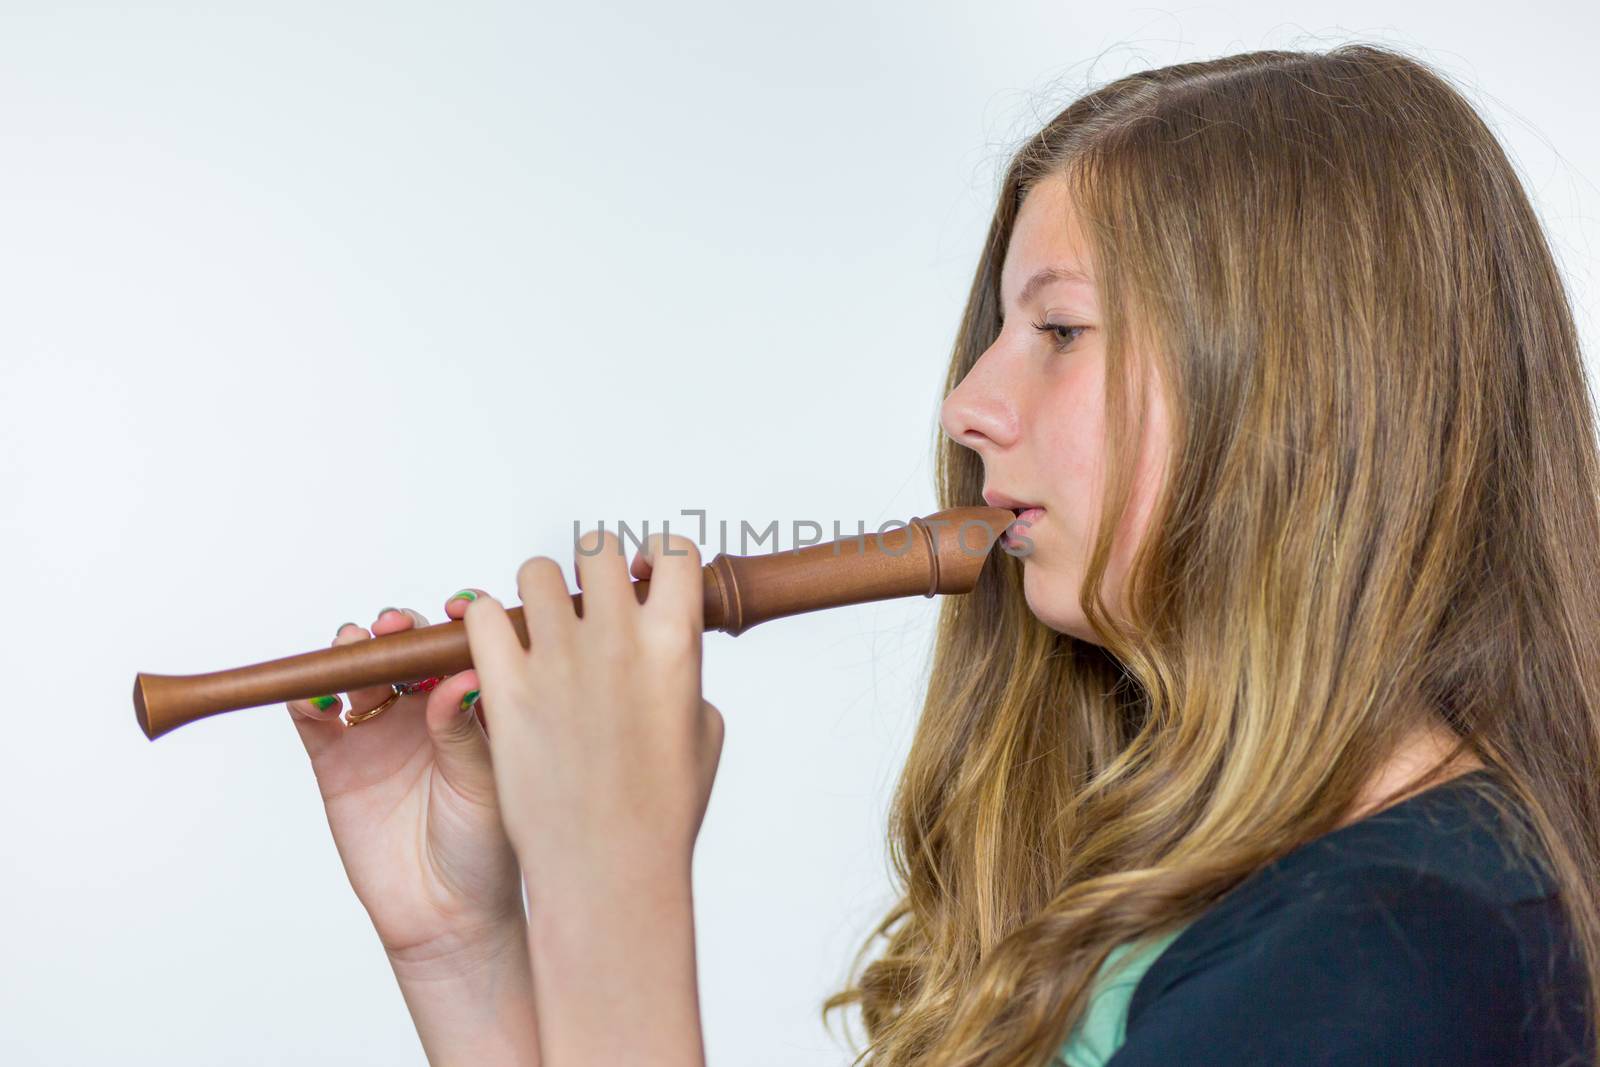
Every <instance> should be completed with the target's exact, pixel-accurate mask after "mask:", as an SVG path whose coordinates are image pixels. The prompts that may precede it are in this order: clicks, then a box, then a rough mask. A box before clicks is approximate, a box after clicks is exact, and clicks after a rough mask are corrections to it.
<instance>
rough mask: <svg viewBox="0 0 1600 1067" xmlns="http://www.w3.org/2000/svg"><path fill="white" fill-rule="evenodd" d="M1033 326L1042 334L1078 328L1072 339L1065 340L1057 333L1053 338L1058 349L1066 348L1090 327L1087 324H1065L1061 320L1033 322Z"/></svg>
mask: <svg viewBox="0 0 1600 1067" xmlns="http://www.w3.org/2000/svg"><path fill="white" fill-rule="evenodd" d="M1033 328H1034V329H1035V330H1038V331H1039V332H1040V333H1042V334H1054V333H1055V331H1057V330H1076V331H1077V333H1075V334H1073V335H1072V339H1071V340H1065V341H1064V340H1062V339H1061V337H1060V335H1056V336H1055V337H1053V338H1052V340H1053V341H1054V342H1055V346H1056V348H1058V349H1063V348H1066V347H1067V346H1068V345H1070V344H1071V343H1072V342H1073V341H1076V340H1077V339H1078V338H1079V337H1080V336H1082V335H1083V334H1084V333H1085V332H1086V331H1087V330H1088V329H1089V327H1087V326H1064V325H1062V324H1061V323H1059V322H1035V323H1033Z"/></svg>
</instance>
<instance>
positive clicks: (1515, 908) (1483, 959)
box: [1107, 769, 1593, 1067]
mask: <svg viewBox="0 0 1600 1067" xmlns="http://www.w3.org/2000/svg"><path fill="white" fill-rule="evenodd" d="M1479 789H1495V790H1497V791H1498V795H1500V796H1502V797H1504V796H1507V794H1506V793H1504V792H1503V791H1499V787H1498V786H1497V785H1496V784H1495V782H1494V779H1493V777H1492V774H1491V772H1490V771H1488V770H1483V769H1480V770H1474V771H1470V772H1468V773H1467V774H1464V775H1460V776H1458V777H1456V778H1453V779H1451V780H1449V781H1447V782H1444V783H1442V784H1440V785H1437V786H1433V787H1431V788H1429V789H1426V790H1424V791H1423V792H1421V793H1418V794H1416V795H1415V796H1412V797H1410V798H1409V799H1407V800H1403V801H1401V802H1400V803H1398V804H1395V805H1393V806H1391V807H1389V808H1386V809H1384V810H1383V811H1380V812H1378V813H1377V814H1375V815H1370V816H1367V817H1365V818H1363V819H1361V820H1359V821H1357V822H1354V823H1351V824H1349V825H1347V826H1344V827H1341V828H1339V829H1338V830H1335V831H1333V832H1331V833H1328V834H1325V835H1323V836H1322V837H1319V838H1317V839H1315V840H1313V841H1310V842H1308V843H1306V844H1305V845H1302V846H1300V847H1299V848H1297V849H1295V850H1293V851H1292V852H1290V853H1288V854H1287V855H1285V856H1283V857H1281V858H1280V859H1279V860H1277V861H1276V862H1274V863H1272V864H1269V865H1268V866H1266V867H1264V868H1262V869H1261V870H1259V871H1257V872H1255V873H1254V874H1252V875H1251V876H1249V877H1248V878H1246V879H1245V880H1244V881H1243V882H1241V883H1239V884H1238V885H1237V886H1235V887H1234V888H1233V889H1232V890H1231V891H1230V892H1228V893H1227V894H1226V895H1224V896H1223V897H1222V898H1221V899H1220V900H1219V901H1218V902H1217V904H1216V905H1215V906H1213V907H1212V908H1211V909H1210V910H1209V911H1207V912H1205V913H1203V914H1202V915H1201V916H1200V917H1199V918H1198V919H1196V920H1195V921H1194V922H1193V923H1191V924H1190V925H1189V926H1188V927H1187V928H1186V929H1184V930H1183V931H1182V932H1181V933H1180V934H1179V935H1178V937H1177V938H1176V939H1174V940H1173V941H1172V943H1171V944H1170V945H1168V946H1167V948H1166V950H1165V951H1164V952H1162V953H1161V955H1160V956H1158V957H1157V958H1156V960H1155V962H1154V963H1153V964H1151V965H1150V968H1149V970H1147V971H1146V972H1145V973H1144V976H1143V978H1142V979H1140V981H1139V985H1138V987H1137V988H1136V989H1135V991H1134V994H1133V999H1132V1001H1131V1002H1130V1003H1129V1005H1128V1017H1127V1037H1126V1040H1125V1042H1124V1043H1123V1045H1122V1046H1121V1047H1120V1048H1119V1049H1118V1050H1117V1051H1116V1053H1115V1054H1114V1055H1113V1056H1112V1057H1111V1059H1110V1060H1109V1061H1108V1062H1107V1067H1146V1065H1155V1064H1160V1065H1162V1067H1172V1065H1182V1067H1208V1065H1212V1064H1216V1065H1222V1064H1226V1065H1229V1067H1237V1065H1240V1064H1322V1065H1330V1067H1331V1065H1352V1067H1353V1065H1357V1064H1359V1065H1362V1067H1368V1065H1373V1064H1404V1065H1423V1064H1428V1065H1433V1064H1438V1065H1440V1067H1445V1065H1448V1067H1471V1065H1479V1064H1482V1065H1491V1064H1492V1065H1496V1067H1503V1065H1519V1067H1520V1065H1528V1067H1557V1065H1589V1064H1593V1060H1592V1059H1591V1058H1590V1055H1589V1053H1588V1051H1587V1049H1586V1048H1585V1046H1584V1040H1585V1037H1586V1035H1585V1027H1586V1024H1587V1022H1588V1018H1589V1012H1588V1006H1587V1003H1588V1002H1587V998H1588V993H1589V991H1588V988H1587V981H1586V978H1585V976H1584V974H1583V973H1582V971H1581V969H1580V967H1579V965H1578V957H1577V955H1576V950H1575V949H1574V948H1573V946H1572V944H1571V940H1570V938H1569V936H1568V934H1567V926H1566V920H1565V913H1564V912H1563V911H1562V909H1561V907H1560V903H1559V899H1560V898H1559V897H1558V896H1557V895H1556V893H1555V883H1554V882H1553V880H1552V879H1551V878H1550V877H1549V874H1548V870H1547V868H1546V866H1545V864H1544V862H1543V861H1542V859H1539V858H1536V857H1533V856H1530V855H1529V854H1527V853H1517V854H1513V853H1512V852H1511V850H1510V847H1509V846H1508V845H1507V844H1506V842H1507V840H1508V838H1507V836H1506V833H1505V832H1504V824H1503V823H1502V822H1500V821H1499V820H1498V817H1497V816H1496V814H1495V812H1494V809H1493V808H1492V806H1491V805H1490V804H1489V802H1488V801H1487V800H1485V799H1484V798H1483V797H1481V796H1479V795H1478V794H1477V792H1476V790H1479ZM1512 806H1513V810H1514V812H1515V813H1516V817H1517V818H1519V819H1521V820H1524V825H1526V823H1525V820H1526V815H1525V813H1523V811H1522V809H1521V808H1520V807H1518V806H1516V805H1515V804H1514V803H1513V805H1512ZM1546 998H1549V1001H1550V1003H1547V1001H1546Z"/></svg>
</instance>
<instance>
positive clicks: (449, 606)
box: [444, 586, 488, 619]
mask: <svg viewBox="0 0 1600 1067" xmlns="http://www.w3.org/2000/svg"><path fill="white" fill-rule="evenodd" d="M487 595H488V594H487V593H485V592H484V591H483V590H482V589H476V588H473V587H472V586H468V587H467V588H465V589H462V590H460V591H459V592H457V593H454V594H452V595H451V597H450V599H449V600H446V601H445V602H444V613H445V615H446V616H448V617H449V618H452V619H459V618H461V617H462V616H463V615H465V614H466V613H467V605H468V604H470V603H472V602H473V601H474V600H477V599H478V598H479V597H481V596H487Z"/></svg>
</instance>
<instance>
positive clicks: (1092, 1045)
mask: <svg viewBox="0 0 1600 1067" xmlns="http://www.w3.org/2000/svg"><path fill="white" fill-rule="evenodd" d="M947 390H948V395H947V396H946V399H945V401H944V404H943V408H942V411H941V423H942V430H943V438H942V440H941V442H940V444H939V452H938V465H937V480H938V493H939V497H938V499H939V504H940V506H941V507H945V506H954V505H958V504H976V503H978V502H979V501H980V500H982V501H985V502H988V503H990V504H993V505H998V506H1002V507H1010V508H1014V509H1016V510H1017V511H1018V513H1019V518H1018V520H1017V526H1018V527H1019V528H1020V527H1024V526H1025V527H1026V528H1027V529H1026V534H1027V536H1028V538H1029V539H1030V540H1031V542H1032V546H1033V548H1032V551H1031V553H1029V554H1027V555H1012V554H1010V553H1005V552H995V553H993V554H992V555H991V557H990V559H989V561H988V563H987V564H986V566H985V570H984V573H983V575H982V578H981V579H980V581H979V584H978V587H977V588H976V590H975V591H974V592H973V593H971V594H970V595H968V596H965V597H949V598H944V600H943V601H942V604H941V615H940V622H939V631H938V637H937V644H936V649H935V658H934V663H933V667H932V675H931V679H930V682H929V685H928V690H927V696H926V701H925V704H924V707H923V712H922V717H921V721H920V723H919V726H918V731H917V735H916V737H915V740H914V742H913V746H912V749H911V753H910V756H909V759H908V762H907V765H906V767H905V769H904V772H903V774H902V775H901V778H900V781H899V785H898V789H897V793H896V797H895V807H894V811H893V817H892V824H891V835H890V845H891V852H892V857H893V860H894V864H895V870H896V874H897V877H898V881H899V892H900V898H899V900H898V902H897V903H896V904H895V906H894V907H893V908H892V909H891V910H890V912H889V913H888V915H887V916H886V917H885V918H884V919H883V921H882V922H881V923H880V924H879V925H878V927H877V929H876V930H875V931H874V933H873V936H872V937H871V938H870V939H869V940H868V942H867V944H866V945H864V946H863V949H862V953H861V955H860V958H858V961H857V963H858V965H859V964H860V963H861V962H862V960H864V959H866V958H867V956H868V955H869V950H872V949H874V948H875V947H876V949H877V951H876V953H875V958H874V959H872V961H871V962H870V964H868V965H866V966H865V967H864V968H862V969H860V971H859V973H858V974H853V977H852V979H851V980H850V982H849V984H848V986H847V988H845V989H843V990H842V991H840V992H839V993H837V994H836V995H834V996H832V997H831V998H829V999H828V1001H827V1002H826V1003H825V1005H824V1014H825V1016H826V1012H827V1011H830V1010H834V1009H842V1008H844V1007H846V1006H849V1005H855V1006H858V1007H859V1008H860V1011H861V1017H862V1019H863V1020H864V1022H865V1026H866V1030H867V1037H868V1042H867V1045H866V1047H865V1048H864V1049H863V1050H862V1052H861V1055H860V1056H858V1057H857V1061H858V1062H864V1063H870V1064H872V1065H874V1067H911V1065H917V1067H980V1065H982V1067H1044V1065H1048V1064H1066V1065H1068V1067H1084V1065H1089V1064H1111V1065H1113V1067H1135V1065H1142V1064H1173V1063H1182V1064H1229V1065H1233V1064H1242V1063H1271V1064H1280V1063H1330V1064H1377V1063H1381V1064H1450V1065H1462V1064H1550V1065H1554V1064H1558V1063H1588V1062H1593V1061H1594V1042H1595V1036H1594V1034H1593V1032H1592V1030H1593V1027H1592V1022H1591V1020H1592V1019H1593V1018H1594V1017H1595V1008H1596V1001H1595V997H1596V989H1597V988H1600V971H1597V964H1600V914H1597V910H1596V899H1595V891H1594V886H1595V885H1596V884H1597V881H1600V775H1597V774H1596V769H1597V767H1600V465H1597V462H1596V460H1597V443H1596V435H1595V425H1594V414H1593V409H1592V398H1591V396H1590V393H1589V391H1588V386H1587V382H1586V380H1585V376H1584V368H1583V364H1582V361H1581V358H1580V354H1579V346H1578V340H1577V336H1576V332H1575V327H1574V323H1573V317H1572V314H1571V310H1570V308H1569V306H1568V303H1567V300H1566V296H1565V294H1564V292H1563V289H1562V283H1561V280H1560V277H1559V274H1558V272H1557V269H1556V266H1555V263H1554V262H1553V260H1552V257H1551V254H1550V251H1549V248H1548V246H1547V244H1546V241H1545V238H1544V235H1543V233H1542V231H1541V228H1540V226H1539V223H1538V221H1537V219H1536V217H1535V215H1534V213H1533V211H1532V210H1531V208H1530V205H1529V202H1528V199H1527V196H1526V195H1525V193H1524V191H1523V189H1522V187H1521V185H1520V182H1519V180H1518V178H1517V176H1516V173H1515V171H1514V169H1513V167H1512V165H1511V164H1510V162H1509V161H1508V160H1507V158H1506V156H1505V153H1504V152H1503V151H1502V149H1501V147H1500V146H1499V144H1498V143H1497V142H1496V140H1495V138H1494V137H1493V135H1492V134H1491V132H1490V131H1489V129H1488V128H1487V127H1486V126H1485V124H1484V123H1483V121H1482V120H1481V119H1480V118H1479V116H1478V115H1477V114H1476V113H1475V112H1474V111H1473V109H1472V108H1471V107H1470V106H1469V105H1468V104H1467V103H1466V102H1465V101H1464V99H1463V98H1462V96H1461V95H1460V94H1459V93H1458V92H1457V91H1456V90H1455V89H1454V88H1453V87H1452V86H1451V85H1450V84H1449V83H1448V82H1447V81H1446V80H1445V79H1444V78H1443V77H1441V76H1440V75H1439V74H1437V73H1435V72H1434V71H1432V70H1431V69H1429V68H1428V67H1426V66H1424V65H1423V64H1421V63H1418V62H1417V61H1415V60H1412V59H1410V58H1407V57H1405V56H1402V55H1399V54H1396V53H1394V52H1391V51H1387V50H1384V49H1381V48H1376V47H1370V46H1366V45H1348V46H1344V47H1339V48H1335V49H1333V50H1331V51H1328V52H1325V53H1317V52H1287V51H1265V52H1252V53H1248V54H1243V55H1235V56H1230V57H1227V58H1223V59H1218V60H1213V61H1209V62H1197V63H1186V64H1180V65H1177V66H1172V67H1167V68H1163V69H1160V70H1153V71H1147V72H1143V73H1139V74H1134V75H1130V76H1128V77H1124V78H1121V79H1119V80H1117V81H1115V82H1113V83H1111V84H1109V85H1107V86H1105V87H1103V88H1101V89H1098V90H1096V91H1094V92H1092V93H1090V94H1089V95H1087V96H1085V97H1084V98H1083V99H1081V100H1078V101H1077V102H1075V103H1073V104H1072V105H1071V106H1069V107H1068V108H1066V109H1065V110H1064V111H1062V112H1061V113H1060V114H1059V115H1057V116H1056V117H1055V118H1054V119H1053V120H1051V122H1050V123H1049V124H1048V125H1047V126H1046V127H1045V128H1044V129H1042V130H1040V131H1039V132H1038V133H1037V134H1036V135H1035V136H1034V137H1032V138H1031V139H1030V140H1029V141H1028V142H1027V143H1026V144H1025V145H1024V146H1023V147H1022V148H1021V150H1020V151H1018V152H1017V154H1016V156H1015V158H1014V159H1013V161H1012V163H1011V165H1010V167H1009V169H1008V171H1007V173H1006V176H1005V179H1004V183H1003V185H1002V188H1001V190H1000V196H999V203H998V205H997V207H996V209H995V214H994V219H993V223H992V225H991V227H990V230H989V235H988V239H987V242H986V243H985V245H984V248H983V251H982V254H981V257H980V259H979V262H978V266H977V270H976V273H975V276H974V280H973V285H972V289H971V293H970V296H969V298H968V302H967V307H966V310H965V313H964V315H963V318H962V321H961V325H960V329H959V333H958V336H957V339H956V344H955V349H954V354H953V357H952V360H951V365H950V369H949V374H948V378H947ZM596 549H598V553H597V554H590V553H591V552H593V551H595V550H596ZM674 553H677V554H674ZM699 562H700V561H699V556H698V554H697V552H696V551H695V549H694V546H693V545H692V544H689V543H688V542H686V541H684V540H683V539H681V538H679V539H674V543H669V544H662V543H661V542H660V541H659V539H658V540H656V541H652V542H651V543H650V544H649V545H648V546H647V549H646V551H644V552H643V553H641V555H640V556H638V557H636V559H635V560H634V563H633V566H632V568H631V576H632V577H634V578H643V577H652V586H651V589H650V593H649V598H648V600H647V601H646V602H645V603H644V604H643V605H640V604H637V603H635V602H634V600H633V598H632V596H631V595H630V594H629V592H628V589H627V580H628V578H629V573H628V572H625V570H624V568H623V565H622V562H621V556H620V553H619V551H618V546H617V545H616V544H615V538H614V537H612V536H610V535H606V536H604V537H595V536H594V535H593V533H592V532H591V534H588V535H586V536H585V538H584V539H583V540H582V543H581V544H580V546H579V554H578V558H577V569H578V573H579V576H580V584H581V585H582V586H583V589H584V595H585V605H586V606H585V613H584V617H583V618H582V619H578V618H576V617H575V616H574V614H573V612H572V611H571V609H570V607H569V604H568V600H567V595H568V594H567V590H566V589H565V587H564V585H563V583H562V581H561V578H560V571H559V568H558V567H557V566H556V564H555V563H554V562H553V561H551V560H549V559H545V558H542V557H536V558H535V559H532V560H529V561H528V562H527V563H525V564H524V565H523V567H522V569H521V571H520V572H519V573H518V591H519V593H520V595H521V599H522V602H523V604H524V606H525V607H526V609H527V611H528V614H529V629H530V647H529V648H528V649H526V650H524V649H523V648H522V646H521V645H520V643H518V641H517V639H516V635H515V633H514V632H513V631H512V630H511V629H510V626H509V622H508V620H507V618H506V616H505V612H504V608H503V607H502V606H501V605H500V603H499V602H498V601H497V600H495V599H494V598H493V597H490V596H488V595H487V594H485V593H484V592H483V591H482V590H469V591H464V594H463V596H462V598H461V599H454V600H452V601H450V602H449V603H447V605H446V612H447V614H448V615H449V616H450V617H451V618H461V619H464V620H465V624H466V627H467V631H468V635H469V641H470V644H471V648H472V654H473V663H474V665H475V669H474V670H470V671H466V672H463V673H462V674H459V675H456V676H455V677H452V678H448V679H445V680H443V681H442V682H441V683H440V684H438V685H437V686H436V687H435V688H434V689H433V691H432V692H431V693H428V694H426V695H413V696H403V697H399V698H396V700H395V702H394V704H393V707H392V708H391V709H390V710H387V711H386V712H385V713H384V715H383V716H382V717H381V718H378V719H376V720H375V721H373V722H371V723H370V724H363V725H362V726H361V727H360V728H359V729H347V728H346V727H345V726H343V725H341V724H340V722H338V721H335V714H334V713H335V711H336V705H337V698H326V699H327V703H328V705H329V706H328V707H326V708H318V707H316V706H314V704H313V703H312V702H296V703H294V704H291V705H290V707H291V709H292V711H293V713H294V716H295V721H296V724H297V726H298V727H299V729H300V733H301V735H302V737H304V739H305V741H306V744H307V748H308V751H309V752H310V754H311V758H312V761H313V765H314V766H315V768H316V773H317V777H318V780H319V782H320V783H321V787H322V791H323V795H324V797H325V799H326V801H327V807H328V818H329V822H330V824H331V826H332V828H333V832H334V837H335V840H336V841H337V842H338V845H339V849H340V853H341V855H342V856H343V858H344V861H345V865H346V868H347V870H348V872H349V874H350V877H351V881H352V883H353V885H354V887H355V890H356V892H357V894H358V895H359V896H360V899H361V900H362V902H363V904H365V905H366V907H367V909H368V911H369V913H370V914H371V916H372V919H373V922H374V924H375V925H376V927H377V929H378V933H379V936H380V938H381V939H382V941H383V944H384V946H385V948H386V949H387V950H388V953H389V957H390V959H391V961H392V962H393V964H394V969H395V973H396V976H397V978H398V979H399V983H400V987H401V990H402V992H403V994H404V995H405V997H406V1000H407V1003H408V1004H409V1005H410V1007H411V1009H412V1013H413V1017H414V1018H415V1020H416V1023H417V1029H418V1032H419V1034H420V1035H421V1038H422V1042H423V1045H424V1047H425V1049H426V1050H427V1052H428V1055H429V1057H430V1059H431V1060H432V1061H433V1062H436V1063H463V1064H465V1063H471V1064H486V1063H522V1064H532V1063H544V1064H546V1065H549V1067H562V1065H566V1064H594V1063H618V1064H621V1063H629V1064H632V1063H652V1064H656V1063H672V1064H678V1063H682V1064H699V1063H702V1062H703V1054H702V1045H701V1036H700V1024H699V1011H698V1005H697V1001H696V992H695V972H694V941H693V926H692V912H691V908H690V900H689V891H688V886H689V878H688V874H689V869H690V860H691V853H692V850H693V844H694V838H695V835H696V833H697V832H698V827H699V824H700V818H701V816H702V815H703V813H704V809H705V803H706V799H707V797H708V795H709V790H710V787H711V781H712V778H713V775H714V773H715V768H716V763H717V756H718V754H719V752H720V745H721V717H720V715H718V714H717V712H716V710H715V709H714V708H711V707H710V705H707V704H705V703H704V701H703V700H702V699H701V697H700V684H699V671H700V646H699V633H700V626H699V623H700V618H699V614H698V612H699V600H698V590H699V585H698V583H699ZM474 598H475V599H474ZM425 622H426V620H425V619H423V618H422V617H421V616H419V615H417V614H416V613H414V612H412V613H402V612H393V613H389V612H386V613H384V614H382V615H380V616H379V618H378V619H377V620H376V622H375V623H374V624H373V626H372V630H371V632H372V633H375V634H377V633H390V632H393V631H395V630H399V629H404V628H406V627H408V626H412V625H418V624H423V623H425ZM367 638H368V632H367V631H366V630H363V629H361V628H360V627H357V626H353V625H349V624H347V625H346V626H345V627H344V628H342V629H341V631H340V633H339V636H338V637H337V638H336V643H345V642H349V641H360V640H366V639H367ZM480 686H481V687H482V692H483V693H484V694H485V696H484V699H483V700H482V702H481V703H480V704H479V705H478V708H479V710H480V711H481V713H482V714H483V716H484V724H485V725H487V726H488V728H489V729H488V732H487V734H486V733H485V732H484V730H483V729H482V728H481V727H480V723H479V720H478V717H477V715H475V714H472V713H471V711H470V709H471V708H472V707H473V705H472V698H474V697H475V696H476V694H477V693H478V692H479V689H480ZM389 697H390V694H389V691H388V690H387V689H386V688H384V687H378V688H376V689H374V690H371V691H360V692H354V693H351V694H349V699H350V708H351V712H352V713H356V714H357V715H358V716H359V713H362V712H365V711H367V710H369V709H372V708H375V707H379V706H382V705H383V704H384V703H385V702H386V698H389ZM424 705H425V706H424ZM458 708H460V709H467V710H463V711H458V710H457V709H458ZM579 768H581V769H582V773H581V774H580V773H578V769H579ZM519 879H520V880H519ZM524 886H525V887H526V890H527V894H528V901H529V904H528V918H527V919H525V918H524V913H523V908H522V901H521V899H520V890H521V888H523V887H524ZM880 942H881V943H880ZM541 1057H542V1058H541Z"/></svg>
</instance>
